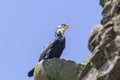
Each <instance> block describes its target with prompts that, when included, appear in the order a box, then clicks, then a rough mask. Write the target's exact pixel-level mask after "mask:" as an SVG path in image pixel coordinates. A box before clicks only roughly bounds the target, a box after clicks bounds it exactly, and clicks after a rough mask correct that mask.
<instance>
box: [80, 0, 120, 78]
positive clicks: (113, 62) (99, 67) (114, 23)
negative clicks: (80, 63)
mask: <svg viewBox="0 0 120 80" xmlns="http://www.w3.org/2000/svg"><path fill="white" fill-rule="evenodd" d="M100 4H101V6H102V7H103V11H102V15H103V19H102V21H101V24H100V25H97V26H96V27H95V28H94V29H93V30H92V32H91V35H90V38H89V43H88V48H89V50H90V51H91V52H92V53H93V54H92V59H91V61H90V62H89V64H88V65H87V66H86V67H85V69H84V70H83V71H82V73H81V75H80V78H79V80H120V0H100Z"/></svg>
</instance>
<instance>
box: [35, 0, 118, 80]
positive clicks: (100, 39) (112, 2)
mask: <svg viewBox="0 0 120 80" xmlns="http://www.w3.org/2000/svg"><path fill="white" fill-rule="evenodd" d="M100 5H101V6H102V7H103V11H102V15H103V19H102V20H101V24H99V25H97V26H96V27H95V28H93V30H92V32H91V35H90V38H89V43H88V48H89V50H90V51H91V52H92V53H93V54H92V58H91V60H90V62H89V63H88V64H87V65H86V66H83V65H80V64H76V63H75V62H73V61H67V60H63V59H51V60H44V61H41V62H40V63H38V64H37V65H36V67H35V72H34V80H120V0H100Z"/></svg>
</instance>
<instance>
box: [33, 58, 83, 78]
mask: <svg viewBox="0 0 120 80" xmlns="http://www.w3.org/2000/svg"><path fill="white" fill-rule="evenodd" d="M82 69H83V65H80V64H76V63H75V62H73V61H69V60H64V59H57V58H54V59H48V60H44V61H41V62H39V63H38V64H37V65H36V67H35V72H34V80H79V73H81V71H82Z"/></svg>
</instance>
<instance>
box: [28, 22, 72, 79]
mask: <svg viewBox="0 0 120 80" xmlns="http://www.w3.org/2000/svg"><path fill="white" fill-rule="evenodd" d="M70 27H71V25H70V24H61V25H59V26H58V27H57V29H56V31H55V37H56V39H55V40H54V41H52V42H51V43H49V44H48V45H47V46H46V47H45V48H44V49H43V51H42V53H41V55H40V58H39V60H38V62H40V61H41V60H42V59H51V58H59V57H60V56H61V54H62V52H63V50H64V48H65V36H64V32H65V30H67V29H68V28H70ZM33 73H34V68H33V69H32V70H30V71H29V72H28V76H29V77H32V76H33Z"/></svg>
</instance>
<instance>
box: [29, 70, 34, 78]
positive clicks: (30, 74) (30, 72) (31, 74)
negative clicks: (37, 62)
mask: <svg viewBox="0 0 120 80" xmlns="http://www.w3.org/2000/svg"><path fill="white" fill-rule="evenodd" d="M33 73H34V68H33V69H31V70H30V71H29V72H28V77H32V76H33Z"/></svg>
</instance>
